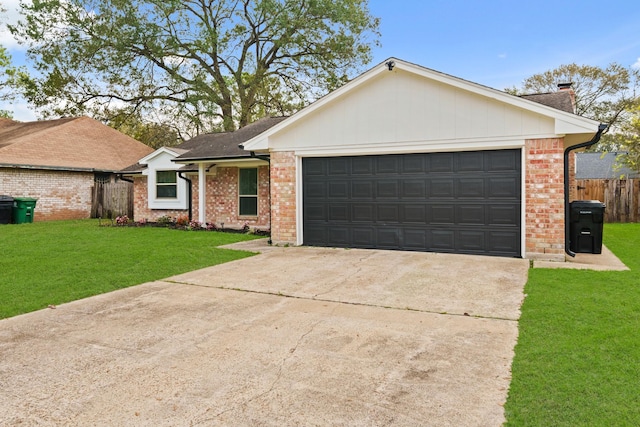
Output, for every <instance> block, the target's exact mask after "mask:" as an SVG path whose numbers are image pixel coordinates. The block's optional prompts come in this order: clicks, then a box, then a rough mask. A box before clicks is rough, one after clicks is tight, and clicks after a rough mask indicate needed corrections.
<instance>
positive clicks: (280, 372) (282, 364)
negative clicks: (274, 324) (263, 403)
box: [197, 320, 323, 424]
mask: <svg viewBox="0 0 640 427" xmlns="http://www.w3.org/2000/svg"><path fill="white" fill-rule="evenodd" d="M322 322H323V321H322V320H318V321H317V322H315V323H314V324H312V325H311V327H310V328H309V330H307V331H306V332H305V333H303V334H302V335H300V336H299V337H298V340H297V341H296V343H295V345H294V346H293V347H291V348H290V349H289V351H288V354H287V355H286V356H285V357H284V358H282V361H281V362H280V366H279V367H278V373H277V374H276V378H275V379H274V380H273V381H272V382H271V385H270V386H269V388H268V389H267V390H265V391H263V392H262V393H259V394H257V395H255V396H253V397H251V398H249V399H247V400H245V401H244V402H242V403H238V404H237V405H234V406H232V407H230V408H227V409H225V410H223V411H220V412H218V413H217V414H216V415H214V416H213V417H212V418H208V419H205V420H201V421H199V422H198V423H197V424H205V423H207V422H208V421H211V420H213V419H215V418H220V417H221V416H222V415H224V414H226V413H227V412H230V411H232V410H234V409H236V408H238V407H241V406H245V405H248V404H250V403H251V402H254V401H256V400H258V399H260V398H261V397H263V396H266V395H268V394H269V393H271V392H272V391H273V389H275V387H276V385H277V384H278V382H280V380H281V379H282V375H283V372H284V367H285V365H286V363H287V361H288V360H289V359H291V357H292V356H293V354H294V353H295V352H296V351H297V350H298V347H300V344H302V341H303V340H304V339H305V338H306V337H307V335H309V334H310V333H312V332H313V330H314V329H315V328H316V327H317V326H318V325H319V324H320V323H322Z"/></svg>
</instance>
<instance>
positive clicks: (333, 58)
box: [10, 0, 379, 135]
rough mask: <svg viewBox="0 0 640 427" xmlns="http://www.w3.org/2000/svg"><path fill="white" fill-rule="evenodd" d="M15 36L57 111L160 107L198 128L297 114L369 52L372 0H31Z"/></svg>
mask: <svg viewBox="0 0 640 427" xmlns="http://www.w3.org/2000/svg"><path fill="white" fill-rule="evenodd" d="M21 8H22V13H23V15H24V16H25V17H26V18H25V19H24V20H23V21H21V22H19V23H18V24H17V25H14V26H10V30H11V32H12V33H13V34H14V35H15V36H16V37H17V38H18V40H19V41H20V42H21V43H23V44H25V45H26V46H27V48H28V56H29V58H30V60H31V61H32V63H33V66H34V68H35V70H36V73H35V75H34V76H33V77H31V78H30V79H28V80H26V81H23V82H22V86H21V87H22V91H23V93H24V95H25V96H26V98H27V99H28V100H30V102H31V103H33V104H34V106H36V107H38V108H45V109H47V110H48V111H49V113H50V115H74V114H92V113H93V114H92V115H94V116H96V115H97V116H99V114H100V112H101V111H103V112H104V111H112V110H114V109H120V108H122V106H123V105H124V106H125V108H126V109H127V110H128V111H135V112H136V113H138V114H139V115H140V116H145V114H147V113H149V112H151V111H153V112H154V113H156V114H158V115H159V116H161V117H163V118H164V121H165V122H167V123H170V124H171V125H172V126H177V127H182V128H183V129H187V130H188V131H189V133H190V134H191V135H193V134H197V133H201V132H210V131H214V130H220V129H223V130H226V131H229V130H234V129H235V128H237V127H238V126H240V127H241V126H244V125H246V124H248V123H250V122H251V121H253V120H255V119H256V118H259V117H260V116H263V115H267V114H289V113H291V112H293V111H295V110H297V109H298V108H300V107H301V106H302V105H303V104H306V103H307V102H309V101H310V100H312V99H314V98H316V97H318V96H320V95H322V94H324V93H326V92H327V91H330V90H332V89H334V88H336V87H338V86H340V85H342V84H343V83H344V82H345V81H346V80H347V79H348V78H349V77H351V76H352V73H354V72H358V71H359V69H360V67H361V66H362V65H364V64H366V63H367V62H368V61H370V59H371V48H372V46H373V45H375V44H377V43H378V41H377V40H378V36H379V34H378V27H379V20H378V19H377V18H375V17H373V16H372V15H371V14H370V13H369V10H368V0H215V1H214V0H163V1H158V0H146V1H145V0H87V1H81V0H33V1H29V2H27V1H24V2H23V3H21Z"/></svg>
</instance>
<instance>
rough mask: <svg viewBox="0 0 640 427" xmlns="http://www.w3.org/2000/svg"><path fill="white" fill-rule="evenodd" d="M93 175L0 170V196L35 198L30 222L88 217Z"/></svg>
mask: <svg viewBox="0 0 640 427" xmlns="http://www.w3.org/2000/svg"><path fill="white" fill-rule="evenodd" d="M92 188H93V173H91V172H70V171H51V170H36V169H13V168H0V194H2V195H8V196H13V197H35V198H37V199H38V201H37V202H36V208H35V211H34V214H33V220H34V221H52V220H64V219H84V218H90V217H91V193H92Z"/></svg>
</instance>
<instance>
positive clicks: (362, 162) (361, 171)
mask: <svg viewBox="0 0 640 427" xmlns="http://www.w3.org/2000/svg"><path fill="white" fill-rule="evenodd" d="M351 174H352V175H373V174H374V164H373V159H372V158H371V157H368V156H362V157H354V158H353V162H352V165H351Z"/></svg>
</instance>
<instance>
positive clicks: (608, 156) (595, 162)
mask: <svg viewBox="0 0 640 427" xmlns="http://www.w3.org/2000/svg"><path fill="white" fill-rule="evenodd" d="M624 154H626V153H577V154H576V179H621V178H624V179H638V178H640V173H638V172H636V171H633V170H632V169H629V168H628V167H626V166H624V165H623V164H622V159H621V157H622V156H624Z"/></svg>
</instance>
